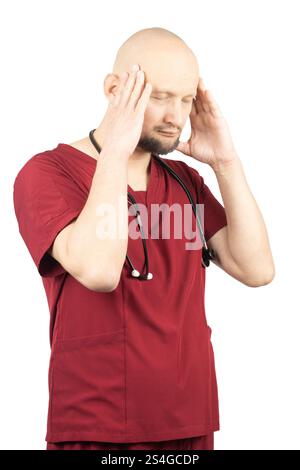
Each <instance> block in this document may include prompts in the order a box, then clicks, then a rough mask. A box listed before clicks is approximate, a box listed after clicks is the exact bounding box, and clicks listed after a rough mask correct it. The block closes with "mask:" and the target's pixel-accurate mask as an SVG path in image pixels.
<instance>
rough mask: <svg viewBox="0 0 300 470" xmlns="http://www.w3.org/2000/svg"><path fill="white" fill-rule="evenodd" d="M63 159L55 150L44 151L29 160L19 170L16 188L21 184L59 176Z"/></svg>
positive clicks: (15, 181)
mask: <svg viewBox="0 0 300 470" xmlns="http://www.w3.org/2000/svg"><path fill="white" fill-rule="evenodd" d="M60 160H61V159H60V158H59V156H58V155H57V154H56V153H55V152H54V150H44V151H41V152H38V153H36V154H34V155H33V156H31V157H30V158H28V159H27V160H26V161H25V163H23V165H22V166H21V167H20V169H19V170H18V172H17V174H16V176H15V180H14V186H16V185H17V183H21V182H23V183H24V182H28V183H29V182H35V181H36V182H38V183H40V182H41V180H43V179H47V178H49V177H50V178H51V177H52V176H53V175H57V174H58V173H59V172H60V171H61V169H62V165H61V161H60Z"/></svg>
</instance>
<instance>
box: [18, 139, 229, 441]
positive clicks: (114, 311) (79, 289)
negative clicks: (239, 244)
mask: <svg viewBox="0 0 300 470" xmlns="http://www.w3.org/2000/svg"><path fill="white" fill-rule="evenodd" d="M99 158H100V159H101V154H100V156H99ZM163 159H164V160H165V161H166V163H167V164H168V165H170V166H171V167H172V168H173V169H174V170H175V171H176V173H177V174H178V175H179V176H180V177H181V178H182V180H183V181H184V182H185V184H186V186H187V187H188V189H189V190H190V192H191V195H192V197H193V199H194V201H195V203H198V204H204V223H203V220H202V217H201V220H202V225H204V234H205V238H206V240H209V238H210V237H211V236H212V235H213V234H214V233H215V232H217V231H218V230H219V229H220V228H222V227H223V226H225V225H226V224H227V220H226V214H225V210H224V207H223V206H222V205H221V204H220V203H219V202H218V200H217V199H216V198H215V197H214V196H213V194H212V193H211V191H210V190H209V188H208V187H207V185H206V184H205V183H204V180H203V177H202V176H200V175H199V173H198V172H197V171H196V170H195V169H193V168H192V167H190V166H189V165H187V164H186V163H185V162H183V161H180V160H171V159H168V158H165V157H163ZM100 161H101V160H100ZM96 164H97V161H96V160H95V159H94V158H93V157H91V156H89V155H87V154H86V153H84V152H82V151H80V150H78V149H75V148H74V147H72V146H71V145H69V144H64V143H59V144H58V145H57V147H56V148H53V149H51V150H46V151H43V152H40V153H38V154H36V155H34V156H33V157H31V158H30V159H29V160H28V161H27V162H26V163H25V164H24V166H23V167H22V168H21V170H20V171H19V173H18V174H17V176H16V179H15V182H14V207H15V213H16V217H17V220H18V224H19V231H20V234H21V236H22V238H23V240H24V242H25V244H26V246H27V248H28V250H29V252H30V255H31V257H32V259H33V261H34V263H35V265H36V267H37V269H38V272H39V274H40V275H41V278H42V282H43V285H44V288H45V292H46V296H47V301H48V305H49V311H50V346H51V354H50V360H49V369H48V386H49V407H48V417H47V433H46V437H45V440H46V441H48V442H60V441H100V442H101V441H107V442H146V441H161V440H168V439H170V440H172V439H180V438H188V437H192V436H199V435H204V434H208V433H211V432H213V431H217V430H219V429H220V427H219V409H218V391H217V381H216V374H215V363H214V352H213V347H212V343H211V339H210V337H211V328H210V326H209V325H208V324H207V321H206V314H205V305H204V290H205V269H206V268H204V267H203V266H202V263H201V251H202V250H201V249H197V250H187V249H186V248H185V245H184V244H185V243H186V242H191V241H192V240H191V239H190V238H185V232H184V231H183V237H182V238H180V239H178V238H177V239H176V238H175V237H174V236H173V237H172V227H173V225H172V223H170V237H169V238H166V237H165V238H163V236H162V234H161V233H159V237H157V238H151V237H150V236H148V238H147V239H146V244H147V249H148V256H149V270H150V272H152V273H153V279H151V280H146V281H140V280H137V279H136V278H133V277H132V276H131V269H130V265H129V263H128V261H127V260H125V262H124V266H123V269H122V273H121V278H120V282H119V284H118V286H117V288H116V289H115V290H114V291H112V292H94V291H92V290H90V289H88V288H86V287H85V286H83V285H82V284H80V282H79V281H77V280H76V279H75V278H74V277H72V276H71V275H70V274H69V273H68V272H66V271H65V269H64V268H63V267H62V266H61V265H60V264H59V263H58V262H57V261H56V260H55V259H54V258H53V257H51V256H50V255H49V254H48V253H47V250H48V249H49V248H50V247H51V245H52V243H53V241H54V240H55V237H56V236H57V234H58V233H59V232H60V231H61V230H62V229H63V228H64V227H65V226H66V225H68V224H69V223H70V222H71V221H72V220H73V219H74V218H76V217H77V216H78V215H79V214H80V212H81V210H82V209H83V207H84V205H85V202H86V200H87V197H88V194H89V190H90V186H91V184H92V179H93V175H94V172H95V169H96ZM128 190H129V191H130V192H131V193H132V194H133V195H134V197H135V199H136V200H137V202H140V203H141V202H145V203H146V204H147V207H148V210H149V212H148V217H149V221H150V222H149V227H150V226H151V225H150V224H151V220H150V219H151V217H150V216H151V209H150V207H151V206H150V204H162V203H166V204H168V205H170V206H171V205H172V204H174V203H177V204H180V205H182V206H183V205H184V204H189V200H188V197H187V195H186V193H185V192H184V190H183V188H182V187H181V186H180V184H179V183H178V182H177V181H176V180H175V179H174V177H173V176H171V175H170V174H169V173H168V172H167V170H165V169H164V168H162V167H161V166H160V165H159V163H157V161H156V159H155V158H154V157H153V156H151V160H150V179H149V184H148V189H147V191H133V190H132V188H131V187H130V186H129V185H128ZM128 207H130V203H128ZM202 207H203V206H202ZM168 217H169V218H170V220H172V215H171V216H170V214H169V215H168ZM133 218H134V216H133V215H130V214H129V220H133ZM142 221H144V224H145V223H146V220H145V217H144V218H142ZM196 227H197V225H196V220H195V217H194V215H193V223H192V230H193V231H196V230H198V228H196ZM149 233H150V229H149V228H148V234H149ZM198 236H199V235H198ZM193 240H195V238H194V239H193ZM201 246H202V244H200V248H201ZM127 254H128V256H129V258H130V259H131V260H132V262H133V265H134V267H135V268H136V269H138V270H139V271H140V272H141V271H143V266H144V251H143V245H142V239H141V238H140V237H139V238H137V239H132V238H130V237H129V238H128V252H127ZM210 266H212V264H211V265H210ZM211 269H214V268H211Z"/></svg>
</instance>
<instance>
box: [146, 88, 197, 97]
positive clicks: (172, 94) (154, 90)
mask: <svg viewBox="0 0 300 470" xmlns="http://www.w3.org/2000/svg"><path fill="white" fill-rule="evenodd" d="M152 91H153V93H165V94H166V95H169V96H176V94H175V93H172V92H171V91H168V90H159V89H158V88H153V89H152ZM194 96H195V93H193V94H191V95H186V96H185V97H184V98H187V97H192V98H193V97H194Z"/></svg>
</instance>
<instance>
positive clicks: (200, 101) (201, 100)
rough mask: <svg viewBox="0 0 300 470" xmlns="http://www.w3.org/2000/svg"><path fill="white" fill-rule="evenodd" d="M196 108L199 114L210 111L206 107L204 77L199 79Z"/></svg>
mask: <svg viewBox="0 0 300 470" xmlns="http://www.w3.org/2000/svg"><path fill="white" fill-rule="evenodd" d="M195 106H196V109H197V112H198V113H200V112H201V111H202V112H206V111H208V109H207V107H205V86H204V82H203V79H202V77H199V81H198V85H197V93H196V102H195Z"/></svg>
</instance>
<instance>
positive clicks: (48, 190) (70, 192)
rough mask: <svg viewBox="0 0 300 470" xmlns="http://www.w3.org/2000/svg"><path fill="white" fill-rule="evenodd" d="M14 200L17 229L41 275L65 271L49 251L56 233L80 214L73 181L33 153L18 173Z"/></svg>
mask: <svg viewBox="0 0 300 470" xmlns="http://www.w3.org/2000/svg"><path fill="white" fill-rule="evenodd" d="M13 202H14V209H15V214H16V218H17V221H18V226H19V232H20V235H21V237H22V238H23V240H24V242H25V244H26V246H27V249H28V251H29V253H30V255H31V257H32V259H33V261H34V263H35V265H36V267H37V269H38V272H39V274H40V275H41V276H42V277H54V276H58V275H60V274H63V273H65V272H66V271H65V269H64V267H63V266H62V265H61V264H60V263H59V262H58V261H56V260H55V259H54V258H53V257H52V256H51V255H50V254H49V253H47V251H48V249H49V248H50V247H51V245H52V243H53V242H54V240H55V238H56V236H57V235H58V233H59V232H60V231H61V230H62V229H63V228H64V227H66V226H67V225H68V224H69V223H70V222H71V221H72V220H74V219H75V218H76V217H78V215H79V214H80V212H81V210H82V208H83V205H84V201H83V200H82V195H81V194H80V191H79V188H78V187H77V185H76V183H75V182H74V181H73V180H72V179H71V178H70V177H68V176H67V175H66V174H65V173H64V172H63V171H62V170H61V169H59V167H58V166H57V165H55V163H54V162H53V161H51V160H49V159H48V160H47V158H45V156H40V157H39V156H35V157H32V158H31V159H30V160H29V161H28V162H27V163H25V165H24V166H23V167H22V168H21V170H20V171H19V173H18V174H17V176H16V178H15V181H14V186H13Z"/></svg>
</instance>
